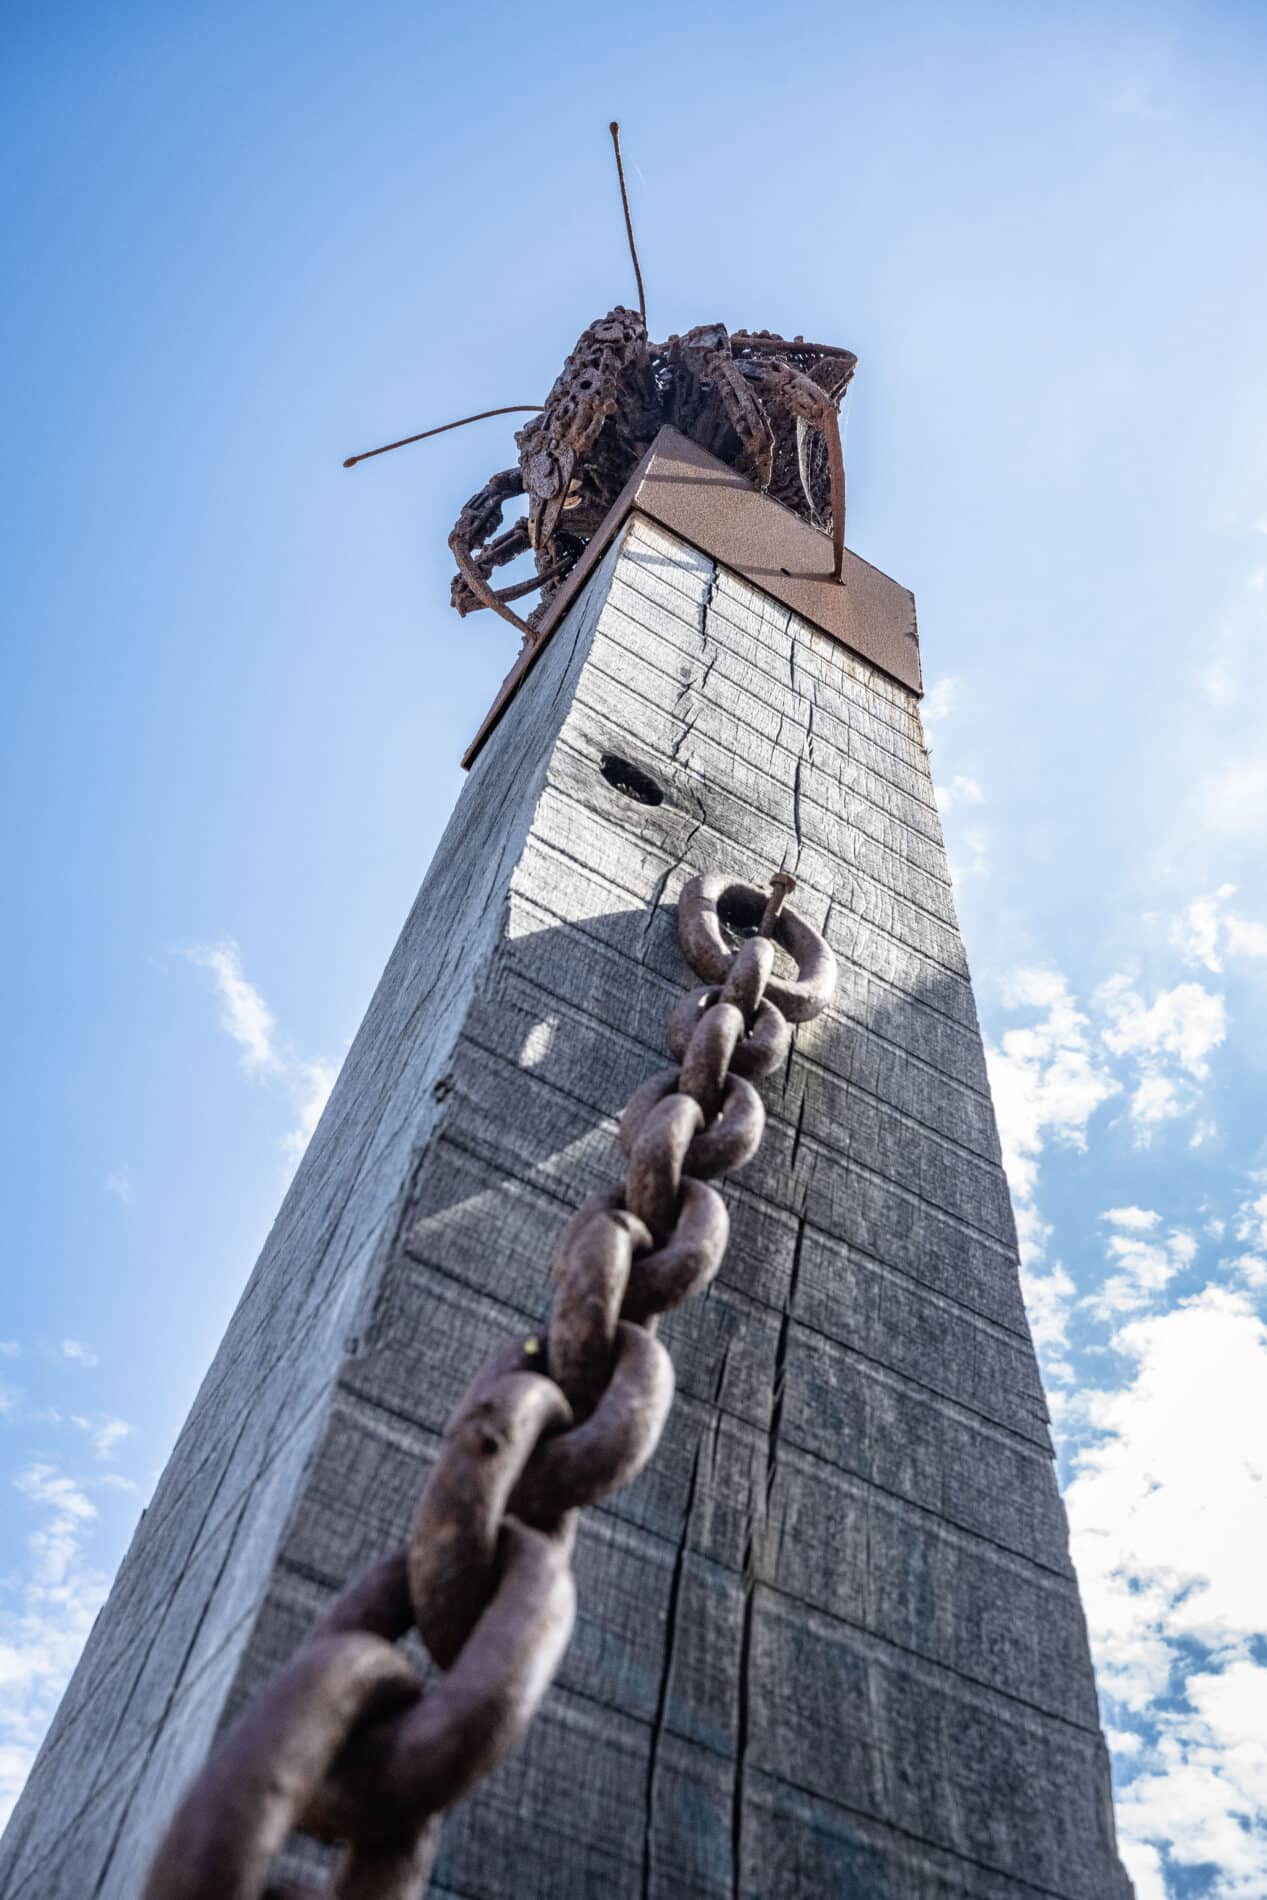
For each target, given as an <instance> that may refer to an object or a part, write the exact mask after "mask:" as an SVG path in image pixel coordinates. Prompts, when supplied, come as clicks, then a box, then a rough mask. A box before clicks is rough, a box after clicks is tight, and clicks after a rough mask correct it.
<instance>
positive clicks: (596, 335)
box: [449, 306, 857, 640]
mask: <svg viewBox="0 0 1267 1900" xmlns="http://www.w3.org/2000/svg"><path fill="white" fill-rule="evenodd" d="M856 364H857V358H856V357H855V356H854V355H853V354H852V353H851V352H850V351H849V350H843V349H838V348H836V347H834V346H832V345H830V344H821V343H807V342H806V341H805V339H804V338H803V337H793V338H791V339H790V340H789V339H787V338H784V337H780V336H774V335H773V334H772V333H771V332H769V331H765V330H762V331H756V332H749V331H744V330H736V331H735V332H733V334H732V333H730V332H728V331H727V330H726V327H725V325H724V324H720V323H708V324H702V325H700V326H699V327H698V328H696V329H694V330H688V331H687V332H686V334H685V335H684V336H672V337H670V338H669V340H668V341H667V343H652V342H650V341H649V340H648V337H647V328H646V324H645V323H644V321H643V319H642V317H641V316H640V315H639V313H638V312H637V311H636V310H626V309H625V308H623V306H617V308H616V309H615V310H612V311H610V312H609V313H608V314H607V316H605V317H601V318H599V320H598V321H597V322H596V323H591V324H590V326H589V328H588V329H587V330H585V331H584V332H583V334H582V335H581V337H580V339H579V340H578V342H577V344H576V347H575V349H574V350H573V351H572V353H571V355H570V356H569V357H568V359H567V361H566V363H564V365H563V369H562V371H561V372H560V374H559V377H558V379H557V380H556V382H555V385H554V387H553V389H552V390H551V391H550V394H549V396H548V397H547V398H546V401H545V405H544V407H543V408H542V409H541V410H540V411H539V412H538V414H536V415H535V416H534V417H533V419H532V421H531V422H528V423H526V424H525V425H524V427H523V428H522V429H521V430H520V431H519V432H518V434H517V436H516V438H515V440H516V442H517V443H518V445H519V462H518V465H517V466H516V467H515V468H508V469H503V470H502V471H501V472H500V473H499V474H496V475H493V476H491V477H490V478H489V480H488V481H487V482H486V483H485V485H484V487H483V488H481V489H480V491H479V493H478V494H476V495H473V496H472V497H471V499H470V501H468V502H467V504H466V506H465V508H463V510H462V512H461V514H460V515H459V516H458V520H457V523H456V525H455V527H454V529H453V533H452V534H451V535H450V536H449V546H450V548H451V549H452V550H453V554H454V558H455V559H456V561H457V564H458V573H457V575H456V576H455V578H454V581H453V589H452V600H453V605H454V606H455V607H456V608H457V610H458V612H459V613H460V614H468V613H471V612H473V611H474V610H475V609H476V608H479V607H491V608H492V609H493V610H494V612H496V613H499V614H501V616H502V617H503V619H506V620H509V621H510V622H511V623H512V625H514V626H516V627H518V628H519V629H520V630H521V631H522V632H523V633H524V635H525V637H526V638H527V639H529V640H531V639H532V638H533V637H534V636H535V633H536V630H537V628H538V626H539V625H540V622H541V619H542V618H543V616H544V615H545V613H546V612H547V610H548V608H549V604H550V600H551V597H552V595H553V594H554V593H555V591H556V590H557V589H558V587H559V586H560V585H561V583H562V582H563V581H564V580H565V579H566V578H567V575H568V574H569V573H570V572H571V570H572V568H573V567H574V566H575V564H576V562H577V561H578V560H579V558H580V556H581V555H582V553H583V552H584V550H585V547H586V545H587V544H588V542H589V541H590V539H591V537H592V536H593V535H594V534H595V533H596V532H597V531H598V529H599V528H600V526H601V525H602V523H603V521H604V520H605V518H606V516H607V515H608V513H609V512H610V510H611V508H612V506H613V504H614V503H615V501H616V499H617V497H618V496H619V495H620V492H621V490H622V489H623V488H624V486H625V483H626V482H627V481H628V479H629V477H630V475H631V474H632V473H633V470H634V469H635V467H636V466H637V464H638V462H639V461H640V459H641V458H642V457H643V455H645V454H646V452H647V450H648V449H649V448H650V446H651V444H652V442H653V441H654V440H655V437H656V435H657V434H658V432H659V430H660V428H661V427H662V426H663V425H664V424H665V423H669V424H671V425H672V426H673V427H674V428H676V429H679V430H680V431H681V432H682V434H683V435H686V436H689V437H690V439H691V440H692V441H693V442H697V443H698V444H699V445H700V447H701V448H703V449H706V450H707V451H708V453H709V454H710V455H714V456H716V457H717V458H718V459H719V460H720V461H723V462H725V463H726V464H728V465H729V466H730V467H732V468H735V469H737V470H738V471H739V472H740V474H742V475H743V476H744V477H745V478H746V479H747V480H748V481H749V482H751V483H752V484H753V485H754V486H755V487H756V488H757V489H758V490H760V492H761V493H763V494H768V495H770V496H772V497H773V499H774V500H775V501H778V502H782V503H783V505H784V506H785V507H787V508H790V509H792V511H793V512H794V513H795V514H798V515H800V516H801V518H802V519H803V520H805V521H808V522H810V523H811V525H812V526H814V527H816V528H819V529H822V530H826V531H828V532H829V533H830V534H831V537H832V548H833V562H832V565H833V573H834V575H835V577H836V579H839V578H840V573H841V563H842V559H843V551H844V532H845V474H844V461H843V457H842V454H841V448H840V429H839V422H838V418H837V408H838V405H839V402H840V399H841V397H842V396H843V395H844V392H845V389H846V386H847V385H848V383H849V379H850V377H851V376H852V375H853V372H854V369H855V366H856ZM517 495H524V496H525V497H526V498H527V502H528V512H527V514H526V515H524V516H522V517H521V518H520V519H519V520H518V521H516V522H515V523H513V524H512V526H511V527H509V528H507V529H505V530H504V531H503V530H502V527H501V524H502V515H503V510H504V509H505V506H506V504H507V503H508V502H509V501H511V500H512V499H513V498H514V497H515V496H517ZM530 551H531V553H532V554H533V556H534V559H535V562H536V568H537V575H536V579H535V581H529V582H526V583H525V582H522V581H521V582H519V583H518V584H517V585H516V586H515V588H514V589H510V588H507V589H504V590H502V591H500V592H499V591H498V590H497V589H495V588H494V587H493V585H492V577H493V575H494V574H495V573H496V571H497V569H498V568H500V567H503V566H505V565H506V563H508V562H510V561H513V560H514V559H516V557H517V556H519V555H521V554H527V553H528V552H530ZM533 587H540V589H541V600H540V602H539V604H538V606H537V608H536V609H535V611H534V613H533V615H532V616H531V618H530V619H529V620H527V621H524V620H521V619H520V618H519V616H518V615H517V614H515V613H514V612H512V610H511V608H510V607H509V605H508V604H507V603H508V601H509V600H511V599H514V598H517V597H518V596H520V595H522V594H523V593H525V592H527V591H529V590H530V589H531V588H533Z"/></svg>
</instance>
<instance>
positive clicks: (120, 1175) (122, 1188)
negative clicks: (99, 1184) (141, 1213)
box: [104, 1168, 136, 1207]
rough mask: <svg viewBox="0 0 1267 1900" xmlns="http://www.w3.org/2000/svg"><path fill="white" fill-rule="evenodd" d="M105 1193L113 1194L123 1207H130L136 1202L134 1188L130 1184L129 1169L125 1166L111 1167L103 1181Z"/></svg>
mask: <svg viewBox="0 0 1267 1900" xmlns="http://www.w3.org/2000/svg"><path fill="white" fill-rule="evenodd" d="M104 1186H105V1190H106V1193H107V1194H113V1196H114V1198H115V1200H116V1201H121V1202H122V1204H123V1206H124V1207H132V1206H134V1205H135V1202H136V1189H135V1188H134V1187H133V1185H132V1175H131V1171H130V1170H129V1169H127V1168H111V1170H110V1172H109V1174H107V1176H106V1178H105V1182H104Z"/></svg>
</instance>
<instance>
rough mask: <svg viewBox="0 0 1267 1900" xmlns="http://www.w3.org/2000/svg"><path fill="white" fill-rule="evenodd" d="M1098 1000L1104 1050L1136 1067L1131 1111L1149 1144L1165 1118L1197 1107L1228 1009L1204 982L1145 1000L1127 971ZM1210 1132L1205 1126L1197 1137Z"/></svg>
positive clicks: (1224, 1031)
mask: <svg viewBox="0 0 1267 1900" xmlns="http://www.w3.org/2000/svg"><path fill="white" fill-rule="evenodd" d="M1096 1003H1097V1005H1098V1008H1099V1010H1100V1012H1101V1014H1102V1016H1103V1018H1104V1027H1103V1028H1102V1030H1101V1037H1102V1040H1103V1042H1104V1044H1105V1046H1106V1048H1108V1049H1110V1050H1111V1051H1112V1052H1113V1054H1114V1055H1118V1056H1125V1057H1127V1058H1128V1059H1129V1060H1131V1061H1132V1062H1133V1063H1134V1064H1135V1066H1136V1069H1137V1072H1138V1079H1137V1081H1136V1084H1135V1087H1134V1089H1133V1091H1132V1093H1131V1097H1130V1115H1131V1120H1132V1122H1133V1123H1134V1125H1135V1132H1136V1138H1137V1140H1138V1141H1140V1143H1141V1144H1147V1142H1148V1141H1149V1139H1150V1138H1151V1136H1152V1133H1153V1131H1154V1130H1155V1129H1156V1128H1157V1127H1158V1126H1159V1125H1160V1124H1161V1123H1162V1122H1166V1121H1171V1120H1173V1119H1174V1118H1175V1117H1176V1116H1178V1115H1183V1114H1186V1113H1188V1112H1189V1111H1190V1110H1191V1109H1193V1108H1194V1107H1195V1106H1196V1103H1197V1099H1198V1093H1197V1090H1196V1088H1195V1087H1194V1084H1196V1083H1199V1082H1203V1081H1204V1080H1205V1078H1206V1076H1207V1075H1208V1074H1209V1069H1210V1062H1209V1058H1210V1053H1211V1051H1212V1050H1214V1049H1216V1048H1217V1047H1218V1045H1219V1044H1220V1043H1221V1042H1222V1041H1223V1039H1224V1037H1225V1036H1226V1034H1227V1007H1226V1005H1225V1003H1224V1001H1223V998H1222V996H1221V995H1218V994H1216V993H1215V992H1213V991H1211V990H1208V989H1206V988H1205V986H1204V985H1203V984H1201V983H1177V984H1176V985H1175V986H1174V988H1173V989H1168V990H1165V989H1164V990H1158V991H1157V993H1156V995H1155V996H1154V998H1153V1000H1152V1002H1151V1003H1150V1002H1146V1001H1145V999H1144V998H1143V997H1142V996H1141V995H1140V994H1139V992H1138V991H1137V990H1135V989H1134V988H1132V986H1131V979H1130V977H1128V976H1125V975H1120V976H1115V977H1111V978H1110V979H1109V981H1108V982H1107V983H1105V984H1103V985H1102V986H1101V988H1100V990H1099V992H1098V993H1097V996H1096ZM1210 1132H1211V1130H1210V1129H1208V1128H1203V1129H1202V1131H1201V1134H1200V1137H1199V1139H1201V1140H1203V1139H1204V1138H1205V1136H1206V1135H1207V1134H1208V1133H1210Z"/></svg>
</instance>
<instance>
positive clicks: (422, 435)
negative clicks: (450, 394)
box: [343, 402, 541, 468]
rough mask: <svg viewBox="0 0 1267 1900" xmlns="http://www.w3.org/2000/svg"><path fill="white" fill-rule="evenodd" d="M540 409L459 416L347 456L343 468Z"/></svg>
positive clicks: (520, 406)
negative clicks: (475, 425)
mask: <svg viewBox="0 0 1267 1900" xmlns="http://www.w3.org/2000/svg"><path fill="white" fill-rule="evenodd" d="M540 407H541V404H540V403H539V402H510V403H507V404H506V406H505V408H503V409H481V410H480V412H479V414H478V415H477V416H459V417H458V419H457V421H456V422H441V423H439V424H438V425H437V427H436V428H434V429H420V430H419V432H418V434H417V435H402V436H401V438H400V441H399V442H384V444H383V446H382V448H381V449H365V450H364V451H363V452H362V453H361V454H360V455H349V456H348V459H347V461H346V462H345V463H344V464H343V466H344V468H355V467H356V465H357V463H358V462H368V461H369V459H370V457H371V456H372V455H386V454H387V452H388V451H389V449H407V448H408V447H409V444H410V443H411V442H425V441H426V439H427V437H428V436H429V435H444V434H445V432H446V431H447V430H449V429H464V428H465V427H466V425H467V423H468V422H486V421H487V420H488V418H489V417H490V416H514V415H518V414H519V413H520V412H521V411H529V410H530V411H531V412H532V413H533V414H534V415H535V414H536V412H537V410H538V409H540Z"/></svg>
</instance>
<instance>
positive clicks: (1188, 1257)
mask: <svg viewBox="0 0 1267 1900" xmlns="http://www.w3.org/2000/svg"><path fill="white" fill-rule="evenodd" d="M1123 1215H1128V1216H1130V1217H1131V1218H1130V1219H1129V1220H1127V1221H1125V1222H1121V1220H1120V1217H1121V1216H1123ZM1115 1217H1116V1218H1117V1219H1118V1221H1119V1225H1120V1228H1121V1231H1119V1232H1117V1233H1114V1234H1110V1235H1109V1237H1108V1239H1107V1241H1106V1243H1105V1251H1106V1252H1107V1254H1108V1257H1109V1260H1110V1262H1111V1264H1112V1266H1113V1268H1114V1271H1113V1272H1112V1273H1111V1274H1110V1275H1109V1277H1108V1279H1107V1280H1106V1281H1105V1282H1104V1284H1103V1286H1101V1287H1100V1289H1099V1291H1098V1292H1096V1293H1093V1294H1090V1295H1088V1297H1087V1299H1086V1300H1085V1302H1084V1304H1085V1305H1086V1306H1088V1307H1089V1308H1090V1309H1091V1311H1092V1312H1095V1313H1098V1314H1100V1316H1101V1317H1102V1318H1109V1317H1112V1316H1113V1315H1114V1314H1118V1313H1132V1312H1138V1311H1139V1309H1140V1308H1141V1307H1144V1306H1147V1305H1148V1304H1149V1302H1150V1301H1151V1300H1152V1298H1153V1296H1154V1295H1155V1294H1157V1293H1160V1292H1161V1291H1162V1290H1163V1289H1164V1288H1165V1287H1166V1286H1168V1285H1169V1283H1170V1282H1171V1280H1173V1279H1174V1277H1175V1275H1176V1274H1177V1273H1182V1271H1183V1269H1184V1268H1185V1267H1188V1266H1191V1265H1192V1262H1193V1261H1194V1260H1195V1259H1196V1256H1197V1245H1198V1243H1197V1241H1196V1238H1195V1236H1194V1235H1192V1234H1190V1233H1187V1232H1186V1231H1185V1230H1184V1229H1183V1228H1172V1230H1171V1232H1170V1233H1169V1234H1168V1235H1166V1237H1165V1238H1164V1239H1158V1238H1155V1237H1153V1236H1152V1234H1151V1229H1152V1228H1153V1227H1155V1226H1156V1224H1157V1223H1158V1222H1159V1220H1160V1218H1161V1216H1160V1215H1158V1214H1152V1213H1148V1212H1146V1210H1145V1209H1143V1208H1140V1207H1124V1208H1115V1209H1114V1210H1113V1211H1112V1212H1111V1213H1109V1214H1104V1215H1101V1219H1102V1220H1106V1221H1110V1222H1112V1221H1114V1219H1115Z"/></svg>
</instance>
